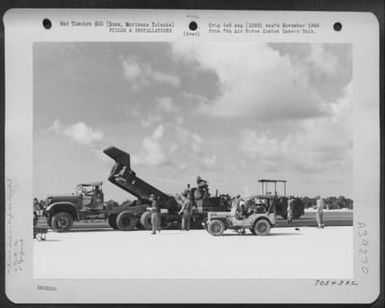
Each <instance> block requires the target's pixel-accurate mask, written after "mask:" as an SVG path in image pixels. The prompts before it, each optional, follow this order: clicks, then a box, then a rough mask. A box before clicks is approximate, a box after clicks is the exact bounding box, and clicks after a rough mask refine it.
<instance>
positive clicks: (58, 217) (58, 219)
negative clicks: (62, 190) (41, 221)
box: [51, 212, 74, 231]
mask: <svg viewBox="0 0 385 308" xmlns="http://www.w3.org/2000/svg"><path fill="white" fill-rule="evenodd" d="M73 222H74V219H73V217H72V215H71V214H70V213H67V212H60V213H57V214H55V215H54V216H53V217H52V221H51V224H52V229H53V230H55V231H69V230H70V229H71V228H72V225H73Z"/></svg>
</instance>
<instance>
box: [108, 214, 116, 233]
mask: <svg viewBox="0 0 385 308" xmlns="http://www.w3.org/2000/svg"><path fill="white" fill-rule="evenodd" d="M108 224H109V225H110V227H111V228H112V229H115V230H116V229H118V226H117V225H116V215H110V216H108Z"/></svg>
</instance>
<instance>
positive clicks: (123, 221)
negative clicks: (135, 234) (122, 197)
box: [116, 211, 138, 231]
mask: <svg viewBox="0 0 385 308" xmlns="http://www.w3.org/2000/svg"><path fill="white" fill-rule="evenodd" d="M137 222H138V218H136V217H135V215H134V214H132V213H131V212H128V211H123V212H121V213H120V214H119V215H118V217H117V218H116V226H117V227H118V228H119V230H121V231H131V230H134V229H135V226H136V223H137Z"/></svg>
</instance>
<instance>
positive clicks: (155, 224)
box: [150, 191, 193, 234]
mask: <svg viewBox="0 0 385 308" xmlns="http://www.w3.org/2000/svg"><path fill="white" fill-rule="evenodd" d="M182 196H183V197H181V198H182V207H181V209H180V210H179V212H178V214H179V215H182V230H186V231H189V230H190V227H191V214H192V208H193V203H192V198H191V191H189V192H187V193H186V194H185V195H184V194H182ZM150 202H151V207H150V211H151V225H152V232H151V234H156V232H158V233H160V230H161V227H160V223H161V218H160V204H159V201H158V198H156V197H155V195H153V194H151V195H150Z"/></svg>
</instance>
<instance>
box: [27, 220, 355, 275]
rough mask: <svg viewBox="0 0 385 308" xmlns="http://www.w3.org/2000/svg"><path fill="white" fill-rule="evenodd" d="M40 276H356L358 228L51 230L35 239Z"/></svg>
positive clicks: (35, 270) (36, 261)
mask: <svg viewBox="0 0 385 308" xmlns="http://www.w3.org/2000/svg"><path fill="white" fill-rule="evenodd" d="M34 277H35V278H45V279H76V278H79V279H103V278H104V279H129V278H179V279H181V278H186V279H192V278H196V279H199V278H202V279H204V278H227V279H229V278H259V279H261V278H264V279H269V278H270V279H273V278H277V279H278V278H283V279H284V278H310V279H314V278H352V277H353V228H352V227H326V228H325V229H317V228H309V227H307V228H299V230H295V229H294V228H275V229H274V228H273V229H272V230H271V234H270V235H268V236H254V235H251V234H246V235H237V234H236V233H234V232H233V231H226V233H225V234H224V235H223V236H221V237H214V236H212V235H210V234H208V233H207V232H206V231H205V230H191V231H188V232H186V231H184V232H182V231H178V230H164V231H162V232H161V233H160V234H156V235H151V234H150V232H149V231H132V232H122V231H95V232H71V233H55V232H49V233H48V234H47V240H46V241H37V240H34Z"/></svg>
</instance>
